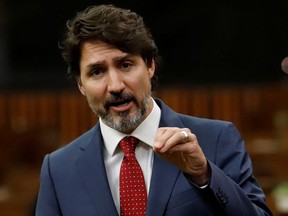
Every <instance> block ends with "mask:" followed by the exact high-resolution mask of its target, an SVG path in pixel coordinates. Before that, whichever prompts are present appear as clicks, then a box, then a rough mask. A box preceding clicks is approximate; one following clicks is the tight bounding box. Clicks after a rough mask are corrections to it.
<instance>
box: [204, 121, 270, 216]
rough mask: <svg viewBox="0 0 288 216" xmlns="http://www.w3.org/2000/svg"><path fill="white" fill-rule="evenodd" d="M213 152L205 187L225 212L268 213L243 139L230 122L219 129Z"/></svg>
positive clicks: (240, 214)
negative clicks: (207, 183) (208, 182)
mask: <svg viewBox="0 0 288 216" xmlns="http://www.w3.org/2000/svg"><path fill="white" fill-rule="evenodd" d="M215 154H216V155H215V157H214V158H215V161H213V162H211V161H209V164H210V167H211V170H212V177H211V181H210V185H209V187H210V190H211V191H212V193H213V194H214V196H215V198H216V200H217V201H218V204H219V205H220V206H221V207H222V209H223V210H224V212H225V213H226V215H233V216H251V215H253V216H256V215H257V216H260V215H261V216H262V215H263V216H264V215H272V213H271V211H270V210H269V208H268V207H267V205H266V203H265V196H264V193H263V191H262V189H261V187H260V186H259V185H258V183H257V182H256V180H255V179H254V177H253V169H252V162H251V159H250V157H249V155H248V153H247V151H246V148H245V145H244V142H243V139H242V138H241V136H240V134H239V132H238V130H237V129H236V128H235V126H234V125H233V124H232V123H227V124H225V126H224V127H223V129H222V130H221V132H220V134H219V137H218V141H217V150H216V153H215Z"/></svg>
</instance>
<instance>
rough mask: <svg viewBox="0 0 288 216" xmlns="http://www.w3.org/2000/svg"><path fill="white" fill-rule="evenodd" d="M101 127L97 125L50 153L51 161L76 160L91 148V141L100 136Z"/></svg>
mask: <svg viewBox="0 0 288 216" xmlns="http://www.w3.org/2000/svg"><path fill="white" fill-rule="evenodd" d="M98 130H99V126H98V125H96V126H94V127H93V128H91V129H89V130H88V131H86V132H85V133H83V134H82V135H80V136H79V137H77V138H76V139H74V140H72V141H71V142H70V143H68V144H66V145H65V146H63V147H61V148H59V149H57V150H55V151H54V152H52V153H50V159H52V160H55V159H60V160H61V159H67V158H75V157H76V156H77V155H78V154H79V153H80V152H82V151H83V150H85V149H86V148H88V147H89V144H90V143H91V141H92V140H93V139H94V138H95V136H97V135H98V133H97V131H98Z"/></svg>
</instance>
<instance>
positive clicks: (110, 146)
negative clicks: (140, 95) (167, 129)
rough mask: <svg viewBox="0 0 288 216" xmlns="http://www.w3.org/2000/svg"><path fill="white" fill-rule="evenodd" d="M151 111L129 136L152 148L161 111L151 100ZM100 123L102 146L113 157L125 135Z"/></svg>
mask: <svg viewBox="0 0 288 216" xmlns="http://www.w3.org/2000/svg"><path fill="white" fill-rule="evenodd" d="M151 99H152V101H153V109H152V111H151V112H150V114H149V115H148V116H147V118H146V119H144V121H143V122H142V123H141V124H140V125H139V126H138V127H137V128H136V129H135V130H134V131H133V132H132V133H131V134H130V136H134V137H136V138H138V139H139V140H141V141H142V142H143V143H145V144H147V145H149V146H151V147H153V144H154V140H155V136H156V133H157V130H158V126H159V122H160V117H161V110H160V108H159V106H158V105H157V104H156V102H155V101H154V99H153V98H151ZM99 120H100V121H99V122H100V128H101V133H102V136H103V140H104V146H105V148H106V149H107V151H108V153H109V155H110V156H113V154H114V153H115V150H116V148H117V146H118V143H119V142H120V140H121V139H123V138H124V137H125V136H127V134H124V133H121V132H119V131H117V130H115V129H113V128H111V127H109V126H107V125H106V124H104V123H103V121H102V120H101V118H100V119H99Z"/></svg>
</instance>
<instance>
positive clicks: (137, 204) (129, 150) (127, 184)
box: [119, 136, 147, 216]
mask: <svg viewBox="0 0 288 216" xmlns="http://www.w3.org/2000/svg"><path fill="white" fill-rule="evenodd" d="M138 142H139V140H138V139H137V138H135V137H132V136H127V137H124V138H123V139H122V140H121V141H120V143H119V145H120V148H121V149H122V151H123V152H124V158H123V161H122V164H121V168H120V210H121V215H122V216H127V215H129V216H131V215H137V216H144V215H146V203H147V193H146V187H145V181H144V176H143V173H142V170H141V167H140V165H139V163H138V161H137V159H136V157H135V148H136V145H137V144H138Z"/></svg>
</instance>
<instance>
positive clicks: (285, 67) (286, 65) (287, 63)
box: [281, 56, 288, 75]
mask: <svg viewBox="0 0 288 216" xmlns="http://www.w3.org/2000/svg"><path fill="white" fill-rule="evenodd" d="M281 68H282V71H283V72H284V73H285V74H287V75H288V56H287V57H285V58H284V59H283V60H282V62H281Z"/></svg>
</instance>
